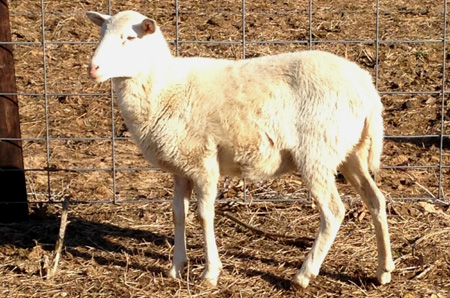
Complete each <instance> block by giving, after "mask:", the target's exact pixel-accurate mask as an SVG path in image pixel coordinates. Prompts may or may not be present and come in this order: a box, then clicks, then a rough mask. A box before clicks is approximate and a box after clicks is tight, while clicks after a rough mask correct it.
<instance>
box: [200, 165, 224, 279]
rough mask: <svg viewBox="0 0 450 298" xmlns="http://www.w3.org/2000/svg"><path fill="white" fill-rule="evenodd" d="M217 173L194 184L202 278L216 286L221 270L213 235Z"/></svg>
mask: <svg viewBox="0 0 450 298" xmlns="http://www.w3.org/2000/svg"><path fill="white" fill-rule="evenodd" d="M218 178H219V174H218V171H217V173H216V172H214V173H211V172H210V173H209V175H208V177H207V179H205V180H203V181H200V182H199V183H198V184H197V185H196V193H197V196H198V216H199V221H200V225H201V227H202V229H203V237H204V249H205V258H206V265H205V271H204V272H203V275H202V279H203V280H204V282H206V283H207V284H208V285H210V286H216V285H217V281H218V279H219V275H220V272H221V271H222V263H221V262H220V258H219V252H218V250H217V244H216V239H215V235H214V201H215V199H216V195H217V181H218Z"/></svg>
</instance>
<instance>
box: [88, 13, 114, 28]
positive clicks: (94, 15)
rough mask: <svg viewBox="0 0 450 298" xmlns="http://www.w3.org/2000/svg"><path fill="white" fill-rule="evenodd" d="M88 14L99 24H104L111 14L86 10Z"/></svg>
mask: <svg viewBox="0 0 450 298" xmlns="http://www.w3.org/2000/svg"><path fill="white" fill-rule="evenodd" d="M86 16H87V17H88V18H89V19H90V20H91V21H92V22H93V23H94V24H95V25H97V26H99V27H101V26H103V23H104V22H105V21H106V20H108V19H109V18H110V17H111V16H109V15H106V14H101V13H98V12H95V11H88V12H86Z"/></svg>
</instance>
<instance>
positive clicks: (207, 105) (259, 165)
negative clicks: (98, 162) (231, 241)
mask: <svg viewBox="0 0 450 298" xmlns="http://www.w3.org/2000/svg"><path fill="white" fill-rule="evenodd" d="M87 16H88V17H89V19H91V20H92V21H93V22H94V23H95V24H97V25H98V26H100V27H101V30H100V33H101V42H100V44H99V46H98V48H97V49H96V51H95V53H94V55H93V57H92V60H91V62H90V64H89V74H90V76H91V77H92V78H94V79H95V80H96V81H97V82H103V81H105V80H107V79H110V78H112V79H113V85H114V88H115V91H116V93H117V98H118V104H119V108H120V110H121V112H122V115H123V118H124V119H125V123H126V125H127V127H128V128H129V130H130V132H131V135H132V137H133V139H134V140H135V141H136V143H137V144H138V145H139V147H140V149H141V150H142V152H143V154H144V156H145V157H146V158H147V159H148V160H149V161H150V162H151V163H153V164H154V165H157V166H159V167H160V168H161V169H164V170H166V171H169V172H171V173H173V175H174V182H175V191H174V193H175V194H174V202H173V221H174V224H175V249H174V257H173V264H172V267H171V269H170V271H169V273H168V275H169V276H170V277H173V278H180V277H181V274H182V271H183V268H184V266H185V265H186V262H187V256H186V235H185V218H186V213H187V211H188V204H189V199H190V196H191V192H192V190H195V192H196V194H197V198H198V215H199V220H200V224H201V227H202V228H203V236H204V240H205V246H204V248H205V255H206V265H205V267H206V268H205V271H204V273H203V275H202V279H203V280H204V281H206V282H207V283H209V284H211V285H213V286H215V285H217V281H218V277H219V274H220V271H221V269H222V263H221V261H220V259H219V253H218V250H217V246H216V242H215V236H214V201H215V198H216V194H217V182H218V179H219V176H220V175H238V176H241V177H248V178H252V179H265V178H272V177H276V176H278V175H281V174H283V173H287V172H290V171H298V172H300V173H301V175H302V177H303V179H304V181H305V183H306V185H307V186H308V188H309V190H310V192H311V194H312V197H313V198H314V200H315V203H316V205H317V207H318V208H319V210H320V215H321V222H320V228H319V232H318V234H317V237H316V239H315V241H314V244H313V246H312V248H311V252H310V253H309V254H308V255H307V257H306V259H305V261H304V263H303V265H302V267H301V269H300V271H299V272H298V273H297V275H296V276H295V278H294V281H293V282H294V285H296V286H300V287H303V288H305V287H307V285H308V283H309V282H310V280H311V279H312V278H313V277H315V276H316V275H317V274H318V273H319V268H320V266H321V264H322V262H323V260H324V258H325V255H326V254H327V252H328V250H329V248H330V246H331V244H332V242H333V241H334V238H335V236H336V233H337V232H338V229H339V227H340V224H341V222H342V220H343V218H344V213H345V210H344V205H343V203H342V201H341V199H340V197H339V193H338V191H337V189H336V185H335V174H336V172H337V170H339V171H340V172H342V173H343V175H344V176H345V177H346V179H347V180H348V181H349V182H350V183H351V184H352V185H353V186H354V187H355V189H356V190H357V192H358V193H359V194H360V195H361V196H362V199H363V200H364V202H365V203H366V204H367V206H368V208H369V210H370V212H371V214H372V217H373V222H374V226H375V232H376V238H377V245H378V269H377V272H376V277H377V279H378V281H379V283H380V284H385V283H388V282H389V281H390V279H391V271H393V270H394V263H393V261H392V255H391V249H390V241H389V233H388V225H387V220H386V210H385V198H384V196H383V194H382V193H381V191H380V190H379V189H378V187H377V186H376V184H375V182H374V181H373V179H372V178H371V176H370V174H369V170H370V171H372V172H376V171H377V170H378V169H379V162H380V155H381V150H382V140H383V123H382V117H381V112H382V104H381V101H380V98H379V96H378V94H377V91H376V90H375V88H374V86H373V83H372V79H371V76H370V75H369V74H368V73H367V72H366V71H364V70H362V69H361V68H360V67H358V66H357V65H356V64H354V63H352V62H349V61H347V60H345V59H343V58H339V57H337V56H335V55H333V54H329V53H325V52H321V51H306V52H298V53H287V54H281V55H276V56H268V57H262V58H254V59H248V60H241V61H231V60H223V59H208V58H177V57H173V56H172V54H171V52H170V50H169V48H168V45H167V42H166V40H165V39H164V37H163V35H162V33H161V31H160V29H159V27H158V26H157V25H156V22H155V21H154V20H152V19H149V18H147V17H145V16H143V15H141V14H139V13H137V12H133V11H124V12H120V13H118V14H116V15H114V16H108V15H103V14H99V13H96V12H88V13H87Z"/></svg>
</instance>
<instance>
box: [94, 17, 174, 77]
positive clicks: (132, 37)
mask: <svg viewBox="0 0 450 298" xmlns="http://www.w3.org/2000/svg"><path fill="white" fill-rule="evenodd" d="M86 15H87V17H88V18H89V19H90V20H91V21H92V22H93V23H94V24H96V25H98V26H99V27H100V35H101V40H100V44H99V46H98V47H97V49H96V51H95V53H94V56H93V57H92V59H91V62H90V63H89V75H90V76H91V77H92V78H93V79H95V80H96V81H97V82H103V81H106V80H108V79H110V78H119V77H125V78H127V77H135V76H137V75H139V74H140V73H142V72H144V71H146V68H148V67H149V64H151V61H152V60H154V59H157V58H155V57H157V56H158V54H159V53H158V51H159V50H163V48H164V47H161V46H158V42H159V43H161V37H162V36H161V33H160V31H159V28H158V26H157V25H156V22H155V20H152V19H149V18H147V17H146V16H144V15H142V14H140V13H137V12H134V11H123V12H119V13H117V14H116V15H114V16H108V15H104V14H100V13H98V12H92V11H90V12H87V13H86ZM155 33H158V34H159V35H160V38H159V40H155V35H157V34H155ZM163 42H164V41H163ZM155 44H156V45H155ZM165 47H166V48H167V44H166V45H165Z"/></svg>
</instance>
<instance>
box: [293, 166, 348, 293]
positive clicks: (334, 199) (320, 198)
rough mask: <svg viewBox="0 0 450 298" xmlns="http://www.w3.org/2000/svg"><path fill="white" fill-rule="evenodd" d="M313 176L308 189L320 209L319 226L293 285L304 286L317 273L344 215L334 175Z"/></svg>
mask: <svg viewBox="0 0 450 298" xmlns="http://www.w3.org/2000/svg"><path fill="white" fill-rule="evenodd" d="M324 178H325V179H323V178H319V177H318V178H314V179H311V181H309V185H310V191H311V194H312V197H313V198H314V200H315V202H316V204H317V207H318V208H319V211H320V228H319V232H318V233H317V236H316V240H315V241H314V244H313V246H312V248H311V251H310V252H309V254H308V255H307V256H306V259H305V261H304V262H303V265H302V267H301V268H300V271H299V272H298V273H297V275H296V276H295V278H294V280H293V283H294V285H295V286H298V287H302V288H306V287H307V286H308V284H309V282H310V280H311V279H312V278H314V277H316V276H317V275H318V274H319V270H320V266H321V265H322V262H323V260H324V259H325V256H326V255H327V253H328V250H329V249H330V247H331V245H332V243H333V241H334V238H335V237H336V234H337V232H338V230H339V227H340V225H341V223H342V220H343V218H344V215H345V208H344V204H343V203H342V201H341V198H340V197H339V193H338V191H337V189H336V185H335V181H334V176H333V175H331V174H330V175H328V176H327V177H324Z"/></svg>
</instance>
